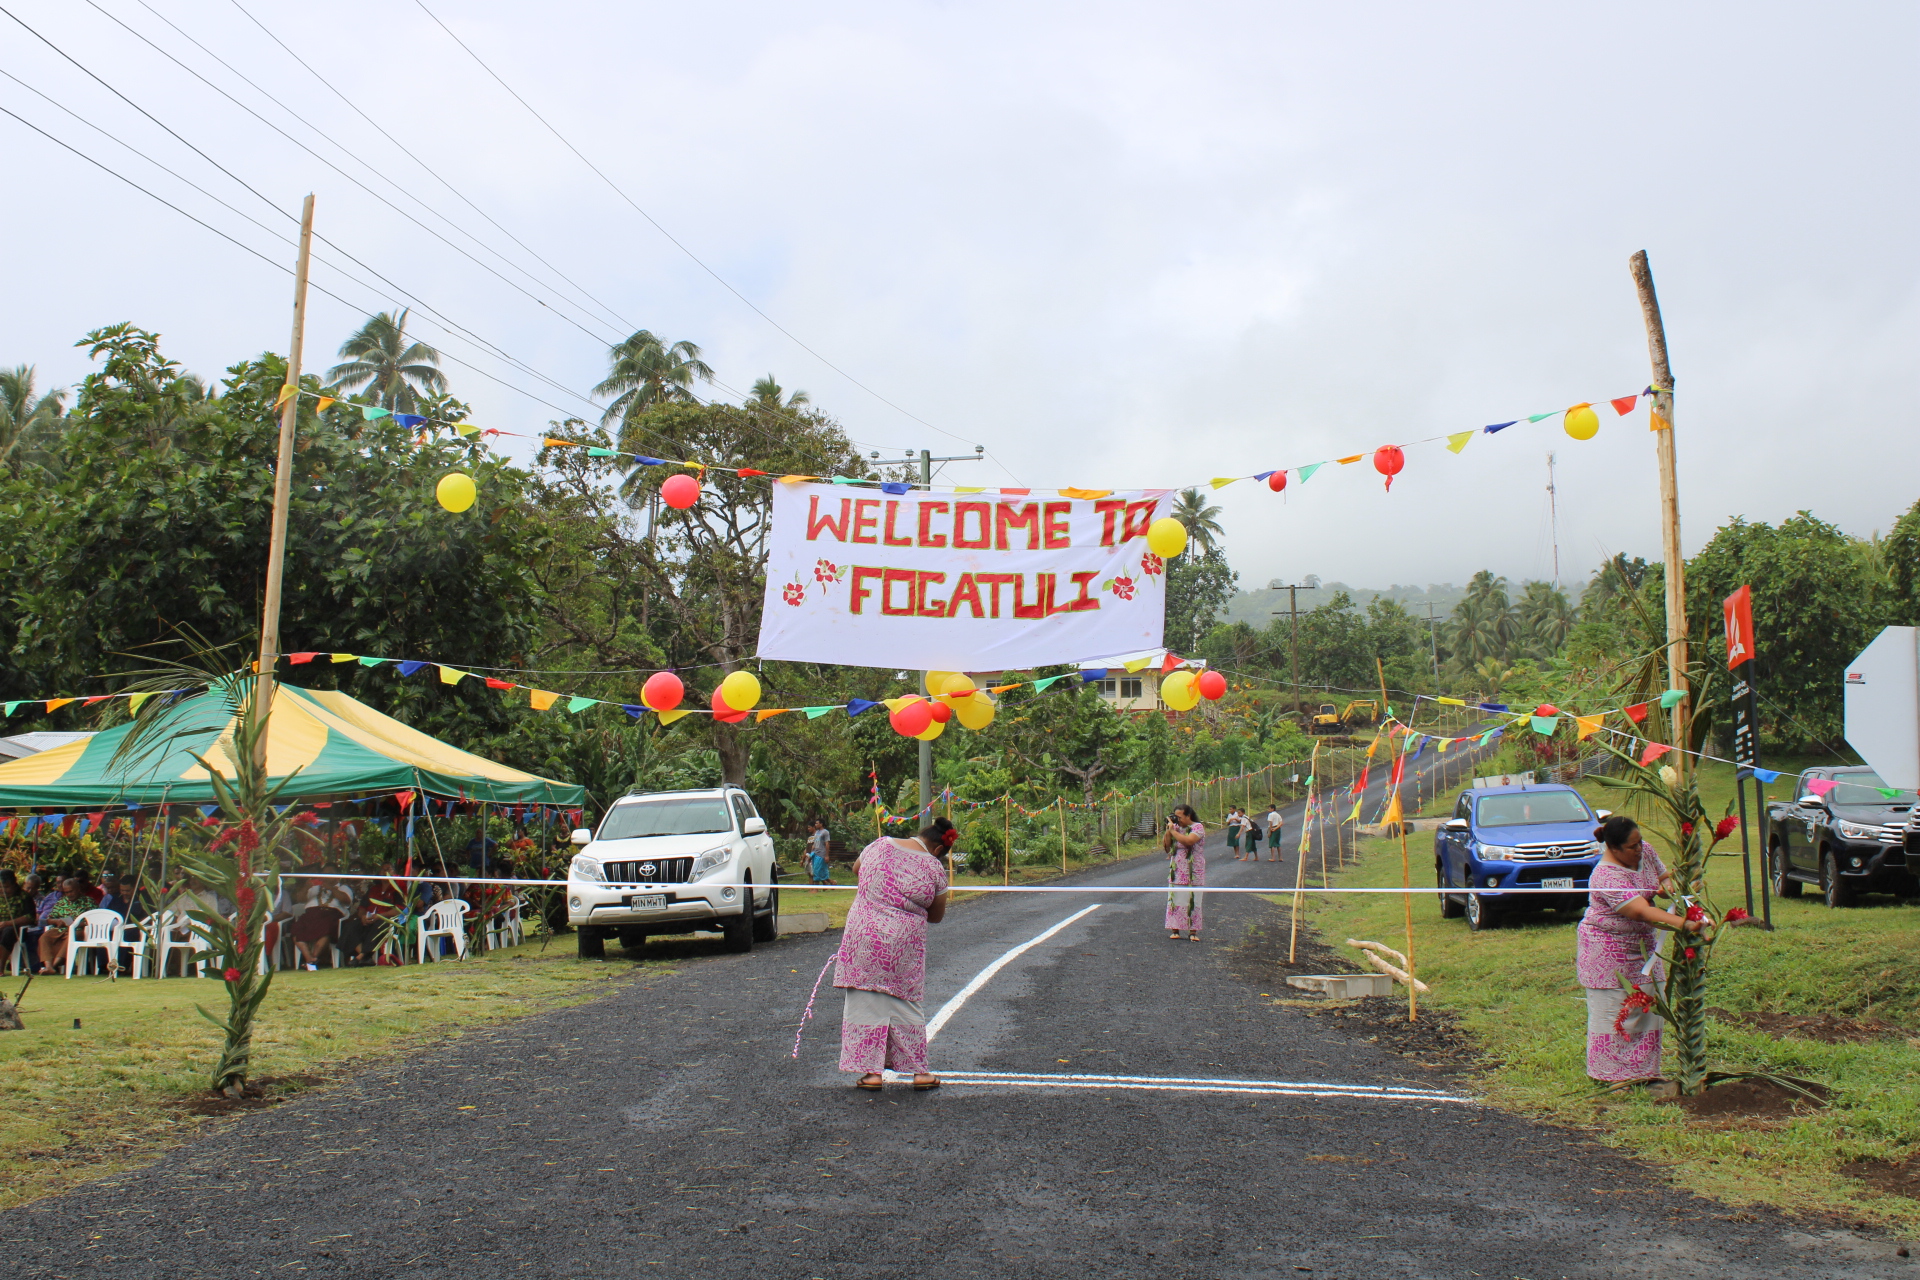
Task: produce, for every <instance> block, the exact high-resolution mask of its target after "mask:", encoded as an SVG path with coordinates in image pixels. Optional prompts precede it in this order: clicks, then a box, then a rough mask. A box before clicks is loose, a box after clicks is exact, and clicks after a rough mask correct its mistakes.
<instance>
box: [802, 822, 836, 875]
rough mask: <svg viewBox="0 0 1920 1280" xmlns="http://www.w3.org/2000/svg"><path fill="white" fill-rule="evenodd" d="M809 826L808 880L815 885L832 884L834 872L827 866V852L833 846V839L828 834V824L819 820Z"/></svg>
mask: <svg viewBox="0 0 1920 1280" xmlns="http://www.w3.org/2000/svg"><path fill="white" fill-rule="evenodd" d="M807 825H808V828H809V829H808V832H807V878H808V879H809V880H810V881H812V882H813V883H814V884H832V883H833V871H832V868H830V867H829V866H828V865H827V852H828V850H829V849H830V848H831V847H832V845H833V837H832V836H830V835H828V834H827V824H826V823H824V822H822V821H821V820H820V819H818V818H814V819H812V820H811V821H810V822H809V823H808V824H807Z"/></svg>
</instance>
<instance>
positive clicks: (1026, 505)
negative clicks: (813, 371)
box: [759, 481, 1167, 671]
mask: <svg viewBox="0 0 1920 1280" xmlns="http://www.w3.org/2000/svg"><path fill="white" fill-rule="evenodd" d="M898 489H899V491H898V492H890V491H886V490H882V489H877V488H864V487H862V488H849V487H847V486H844V485H832V484H812V483H805V482H797V481H796V482H791V483H789V482H785V481H782V482H779V483H776V484H775V485H774V487H773V528H772V533H771V535H770V538H769V545H768V553H767V591H766V599H765V603H764V604H763V606H762V609H761V618H760V650H759V656H760V657H762V658H774V659H782V660H786V661H793V662H827V663H838V664H843V665H848V666H865V667H905V668H909V669H911V668H920V669H931V670H936V671H1001V670H1014V669H1021V668H1028V667H1036V666H1043V665H1049V664H1054V663H1066V662H1084V661H1087V660H1089V659H1098V658H1108V657H1116V656H1119V655H1122V654H1128V653H1137V652H1139V651H1140V650H1142V649H1158V648H1159V647H1160V637H1161V628H1162V624H1163V622H1164V620H1165V617H1166V599H1167V590H1166V583H1167V579H1166V568H1167V567H1166V565H1165V563H1164V562H1163V561H1162V560H1161V558H1160V557H1159V556H1157V555H1154V554H1153V552H1152V551H1150V550H1148V548H1147V539H1146V533H1147V527H1148V526H1149V525H1151V524H1152V523H1153V522H1154V520H1155V519H1157V518H1158V517H1159V516H1161V515H1163V514H1165V512H1164V511H1163V510H1162V508H1163V507H1164V506H1165V503H1166V498H1167V492H1166V491H1165V490H1144V491H1133V492H1107V491H1100V490H1078V489H1068V490H1042V491H1040V492H1031V491H1028V490H1024V489H1022V490H1008V489H1001V490H999V491H997V492H989V491H986V490H980V491H976V492H970V493H932V492H928V491H925V490H913V489H908V488H907V487H906V486H905V485H900V486H898ZM1056 495H1057V496H1056Z"/></svg>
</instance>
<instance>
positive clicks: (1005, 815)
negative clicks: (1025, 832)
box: [1000, 792, 1013, 884]
mask: <svg viewBox="0 0 1920 1280" xmlns="http://www.w3.org/2000/svg"><path fill="white" fill-rule="evenodd" d="M1000 803H1001V809H1000V883H1001V884H1012V883H1013V793H1012V792H1008V793H1007V794H1005V795H1003V796H1001V797H1000Z"/></svg>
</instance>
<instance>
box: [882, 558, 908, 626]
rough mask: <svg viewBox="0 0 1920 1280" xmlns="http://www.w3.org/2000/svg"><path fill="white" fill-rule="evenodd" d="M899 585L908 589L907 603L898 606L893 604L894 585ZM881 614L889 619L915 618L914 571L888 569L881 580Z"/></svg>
mask: <svg viewBox="0 0 1920 1280" xmlns="http://www.w3.org/2000/svg"><path fill="white" fill-rule="evenodd" d="M896 582H897V583H899V584H900V585H901V586H903V587H905V588H906V589H907V602H906V603H905V604H902V605H896V604H895V603H894V602H893V584H894V583H896ZM880 612H881V614H882V615H884V616H885V617H889V618H911V617H912V616H913V570H911V569H888V570H885V576H884V577H882V578H881V579H880Z"/></svg>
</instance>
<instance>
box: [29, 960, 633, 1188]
mask: <svg viewBox="0 0 1920 1280" xmlns="http://www.w3.org/2000/svg"><path fill="white" fill-rule="evenodd" d="M572 941H573V940H572V939H571V938H558V939H555V940H554V941H553V942H552V944H550V945H549V946H548V947H547V948H546V950H545V951H544V952H542V951H541V950H540V948H539V945H538V944H537V943H529V944H528V945H526V946H523V947H516V948H511V949H509V950H506V951H500V952H494V953H492V954H490V955H488V956H486V957H484V958H473V959H469V960H466V961H461V962H445V963H438V964H427V965H407V966H404V967H401V968H365V969H341V970H333V969H323V970H321V971H320V972H318V973H308V972H306V971H304V970H294V971H287V972H282V973H279V974H276V975H275V977H274V980H273V987H272V989H271V991H270V992H269V993H268V996H267V1001H266V1003H265V1005H264V1006H262V1008H261V1011H260V1017H259V1022H258V1023H257V1029H256V1031H255V1033H254V1041H253V1053H254V1058H253V1072H252V1076H253V1078H254V1079H255V1080H261V1079H268V1078H273V1077H282V1078H285V1077H295V1076H311V1077H318V1078H320V1079H326V1078H328V1077H331V1076H334V1075H337V1074H339V1073H340V1072H341V1070H342V1069H343V1068H345V1067H347V1066H348V1065H349V1064H351V1063H353V1062H355V1061H357V1060H362V1059H367V1058H372V1057H378V1056H383V1055H388V1054H392V1053H396V1052H400V1051H403V1050H408V1049H415V1048H418V1047H419V1046H420V1045H422V1044H423V1043H425V1042H426V1041H429V1040H431V1039H434V1038H437V1037H440V1036H444V1035H446V1034H448V1033H450V1032H455V1031H458V1030H461V1029H463V1028H467V1027H471V1026H474V1025H477V1024H480V1023H485V1022H495V1021H499V1020H502V1019H505V1018H511V1017H516V1016H519V1015H522V1014H526V1013H530V1012H533V1011H535V1010H538V1009H545V1008H552V1007H555V1006H557V1005H561V1004H569V1003H576V1002H579V1001H583V1000H587V999H591V998H593V997H594V996H596V995H598V994H600V993H601V992H602V991H603V990H604V989H605V988H606V985H607V984H608V983H609V982H610V981H612V980H613V979H615V978H616V977H618V976H620V975H621V974H623V973H625V972H630V970H625V969H622V968H620V967H617V966H607V965H581V964H580V963H579V962H578V961H577V959H576V957H575V955H574V948H573V946H572ZM634 967H636V968H638V967H640V966H638V965H635V966H634ZM23 981H24V980H23ZM16 991H17V988H16V987H14V986H12V984H9V986H8V993H9V994H14V993H15V992H16ZM196 1003H200V1004H204V1005H206V1006H207V1008H208V1009H209V1010H210V1011H212V1012H214V1013H224V1010H225V1004H226V992H225V989H224V987H223V985H222V984H221V983H218V982H214V981H210V980H205V979H198V978H166V979H160V980H154V979H147V980H143V981H140V982H133V981H130V980H127V979H124V978H123V979H121V980H119V981H117V982H109V981H108V980H107V979H105V978H79V977H76V978H73V979H70V980H69V979H64V978H51V979H49V978H36V979H34V981H33V985H32V987H31V988H30V989H29V990H28V991H27V996H26V1003H25V1006H24V1008H23V1009H22V1013H21V1016H22V1018H23V1020H24V1021H25V1023H26V1029H25V1030H23V1031H8V1032H0V1080H4V1081H5V1084H4V1086H0V1209H4V1208H7V1207H10V1206H12V1205H16V1204H20V1203H22V1202H24V1201H27V1200H31V1199H34V1198H37V1197H39V1196H43V1195H48V1194H51V1193H53V1192H56V1191H61V1190H65V1189H66V1188H68V1187H71V1186H74V1185H77V1184H78V1183H80V1182H82V1181H86V1180H88V1179H92V1178H96V1177H99V1176H101V1175H103V1174H106V1173H110V1172H113V1171H115V1170H118V1169H123V1168H127V1167H130V1166H132V1165H135V1164H139V1163H143V1162H145V1161H146V1160H149V1159H152V1158H153V1157H154V1156H156V1155H157V1154H158V1153H159V1152H160V1151H162V1150H164V1149H165V1148H166V1147H167V1146H170V1145H172V1144H174V1143H177V1142H179V1141H182V1140H184V1139H186V1138H188V1137H190V1136H191V1135H192V1134H193V1132H194V1130H195V1129H196V1128H197V1126H198V1125H199V1124H201V1123H204V1121H203V1120H202V1118H201V1117H199V1116H197V1115H195V1114H194V1113H192V1112H191V1111H189V1110H187V1109H186V1108H185V1107H184V1106H183V1105H182V1104H183V1103H189V1102H191V1101H193V1100H195V1099H196V1098H197V1097H204V1096H205V1094H206V1091H207V1086H208V1073H209V1071H210V1070H211V1069H212V1066H213V1062H214V1059H215V1057H216V1056H217V1054H218V1051H219V1046H220V1032H219V1030H218V1029H217V1028H216V1027H214V1026H213V1024H212V1023H210V1022H208V1021H207V1020H206V1019H205V1018H203V1017H201V1016H200V1014H199V1013H198V1012H197V1011H196V1010H195V1008H194V1005H195V1004H196ZM76 1018H77V1019H79V1022H80V1026H79V1028H78V1029H75V1028H74V1025H73V1024H74V1020H75V1019H76ZM294 1087H295V1088H297V1087H299V1086H298V1085H295V1086H294Z"/></svg>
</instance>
